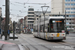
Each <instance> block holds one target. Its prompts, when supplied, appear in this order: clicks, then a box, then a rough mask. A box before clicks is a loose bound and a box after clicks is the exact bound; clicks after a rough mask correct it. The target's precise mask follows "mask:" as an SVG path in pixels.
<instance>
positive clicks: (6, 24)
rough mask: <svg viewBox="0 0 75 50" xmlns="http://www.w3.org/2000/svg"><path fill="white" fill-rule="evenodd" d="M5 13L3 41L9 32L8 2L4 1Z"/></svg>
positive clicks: (7, 0)
mask: <svg viewBox="0 0 75 50" xmlns="http://www.w3.org/2000/svg"><path fill="white" fill-rule="evenodd" d="M5 8H6V10H5V12H6V15H5V28H4V35H5V40H7V37H8V30H9V26H8V24H9V0H5Z"/></svg>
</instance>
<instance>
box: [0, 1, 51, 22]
mask: <svg viewBox="0 0 75 50" xmlns="http://www.w3.org/2000/svg"><path fill="white" fill-rule="evenodd" d="M24 3H47V6H49V8H48V11H50V8H51V0H10V17H11V19H12V21H18V19H20V18H24V16H26V15H27V11H28V8H29V7H32V8H34V10H35V11H37V10H38V9H39V11H40V10H42V9H41V6H43V5H39V4H24ZM2 5H5V0H0V7H2V16H5V6H2ZM18 16H19V17H18Z"/></svg>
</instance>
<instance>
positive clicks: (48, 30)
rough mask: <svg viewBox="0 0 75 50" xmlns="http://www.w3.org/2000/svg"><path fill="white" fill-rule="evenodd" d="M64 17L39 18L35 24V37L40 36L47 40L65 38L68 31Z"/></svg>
mask: <svg viewBox="0 0 75 50" xmlns="http://www.w3.org/2000/svg"><path fill="white" fill-rule="evenodd" d="M64 19H65V18H64V17H63V16H57V17H51V16H50V17H45V20H44V18H41V20H40V19H39V20H38V22H37V21H36V23H35V24H34V32H33V35H34V37H39V38H43V39H47V40H65V39H66V33H65V27H64Z"/></svg>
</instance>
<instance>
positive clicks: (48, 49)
mask: <svg viewBox="0 0 75 50" xmlns="http://www.w3.org/2000/svg"><path fill="white" fill-rule="evenodd" d="M21 36H22V37H24V36H23V35H21ZM25 38H26V37H25ZM26 39H28V40H30V41H32V42H35V41H33V40H31V39H29V38H26ZM24 40H25V39H24ZM35 43H36V44H38V43H37V42H35ZM38 45H39V46H42V47H44V48H46V49H47V50H51V49H50V48H48V47H46V46H45V45H42V44H38ZM31 46H33V45H31ZM33 47H34V46H33Z"/></svg>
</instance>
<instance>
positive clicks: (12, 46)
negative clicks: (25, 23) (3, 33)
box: [0, 34, 25, 50]
mask: <svg viewBox="0 0 75 50" xmlns="http://www.w3.org/2000/svg"><path fill="white" fill-rule="evenodd" d="M15 36H16V37H17V35H15ZM10 37H13V34H10ZM0 49H1V50H25V49H24V47H23V46H21V45H20V42H19V40H18V39H15V40H13V39H9V40H7V41H5V40H2V39H0Z"/></svg>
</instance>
